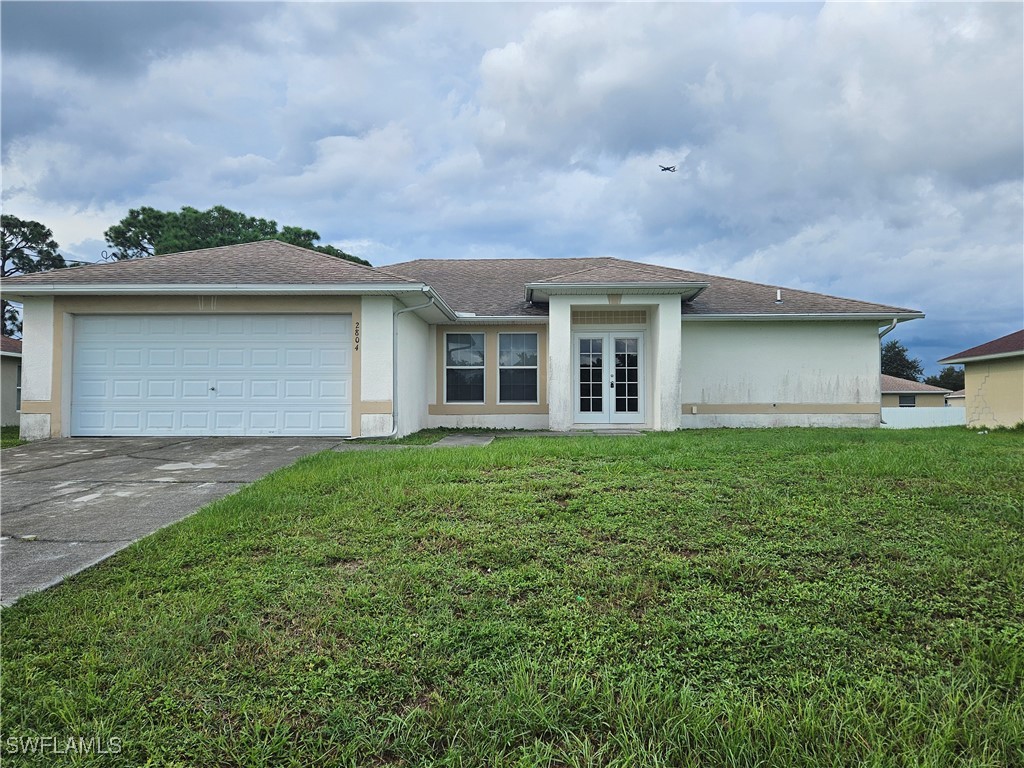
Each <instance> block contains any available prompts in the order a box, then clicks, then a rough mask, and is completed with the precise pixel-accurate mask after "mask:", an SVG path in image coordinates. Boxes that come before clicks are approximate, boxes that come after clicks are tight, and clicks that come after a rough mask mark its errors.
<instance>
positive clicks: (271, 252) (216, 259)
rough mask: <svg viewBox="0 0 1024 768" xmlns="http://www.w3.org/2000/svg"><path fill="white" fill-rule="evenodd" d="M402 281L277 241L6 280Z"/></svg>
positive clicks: (12, 282)
mask: <svg viewBox="0 0 1024 768" xmlns="http://www.w3.org/2000/svg"><path fill="white" fill-rule="evenodd" d="M408 282H409V281H408V280H407V279H405V278H401V277H397V276H395V275H392V274H389V273H387V272H383V271H381V270H379V269H374V268H373V267H367V266H363V265H362V264H356V263H355V262H352V261H346V260H345V259H340V258H338V257H336V256H330V255H328V254H326V253H320V252H319V251H311V250H309V249H308V248H300V247H299V246H297V245H290V244H289V243H283V242H281V241H280V240H260V241H257V242H254V243H242V244H240V245H223V246H220V247H219V248H203V249H201V250H198V251H184V252H182V253H168V254H166V255H163V256H150V257H148V258H145V259H131V260H128V261H114V262H110V263H107V264H89V265H88V266H84V267H70V268H68V269H55V270H52V271H50V272H35V273H33V274H31V275H19V276H18V277H12V278H8V279H6V280H4V286H5V287H7V288H17V287H18V286H22V285H39V284H53V285H103V284H118V285H174V284H177V285H204V284H205V285H266V284H270V285H317V284H335V285H336V284H345V283H400V284H401V283H408Z"/></svg>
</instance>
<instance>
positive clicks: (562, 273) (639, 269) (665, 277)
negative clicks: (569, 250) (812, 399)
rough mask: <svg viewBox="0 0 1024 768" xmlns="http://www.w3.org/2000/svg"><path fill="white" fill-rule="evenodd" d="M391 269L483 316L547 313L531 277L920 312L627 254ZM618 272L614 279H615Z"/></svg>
mask: <svg viewBox="0 0 1024 768" xmlns="http://www.w3.org/2000/svg"><path fill="white" fill-rule="evenodd" d="M387 270H388V271H389V272H392V273H394V274H399V275H404V276H406V277H410V278H413V279H416V280H420V281H422V282H424V283H427V284H428V285H431V286H433V287H434V289H435V290H437V292H438V293H440V294H441V296H442V297H443V298H444V300H445V301H446V302H447V303H448V304H449V305H450V306H451V307H453V308H454V309H456V310H458V311H462V312H474V313H476V314H478V315H519V316H530V315H540V316H542V315H546V314H547V307H545V306H543V305H533V304H528V303H527V302H526V298H525V295H524V290H523V287H524V286H525V285H526V284H527V283H540V282H545V281H546V282H549V283H558V282H562V283H576V282H580V283H582V282H587V281H588V280H587V278H588V276H589V277H592V278H593V280H590V281H591V282H602V281H606V282H628V281H627V280H624V279H622V278H625V277H628V276H632V275H636V276H637V277H636V282H658V281H668V282H693V283H710V287H709V288H707V289H705V290H704V291H703V292H702V293H701V294H700V295H699V296H697V297H696V298H695V299H693V300H692V301H687V302H685V303H684V304H683V315H684V316H688V315H721V314H738V315H757V314H765V315H780V316H785V315H795V314H846V313H852V314H909V313H914V312H915V310H912V309H905V308H903V307H893V306H888V305H885V304H874V303H871V302H866V301H857V300H855V299H844V298H840V297H837V296H828V295H826V294H822V293H811V292H809V291H797V290H792V289H790V288H783V289H782V303H781V304H776V303H775V296H776V291H777V290H778V286H771V285H762V284H759V283H751V282H747V281H745V280H734V279H732V278H728V277H718V276H716V275H708V274H703V273H701V272H690V271H687V270H683V269H673V268H671V267H660V266H655V265H652V264H639V263H637V262H630V261H623V260H621V259H613V258H608V257H603V258H580V259H483V260H466V261H463V260H459V259H419V260H417V261H407V262H404V263H402V264H392V265H390V266H388V267H387ZM609 278H613V279H609Z"/></svg>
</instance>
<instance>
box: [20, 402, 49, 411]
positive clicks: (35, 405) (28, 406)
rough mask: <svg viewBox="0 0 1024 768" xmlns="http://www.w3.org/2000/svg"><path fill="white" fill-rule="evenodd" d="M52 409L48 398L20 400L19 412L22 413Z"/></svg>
mask: <svg viewBox="0 0 1024 768" xmlns="http://www.w3.org/2000/svg"><path fill="white" fill-rule="evenodd" d="M51 411H52V406H51V401H49V400H22V401H21V412H22V413H47V414H48V413H50V412H51Z"/></svg>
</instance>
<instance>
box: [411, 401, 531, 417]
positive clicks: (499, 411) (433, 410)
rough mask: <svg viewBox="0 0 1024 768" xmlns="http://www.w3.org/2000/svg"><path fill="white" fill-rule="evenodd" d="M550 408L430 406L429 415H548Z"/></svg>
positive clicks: (526, 404)
mask: <svg viewBox="0 0 1024 768" xmlns="http://www.w3.org/2000/svg"><path fill="white" fill-rule="evenodd" d="M547 412H548V406H547V405H546V404H544V403H541V404H530V403H524V404H516V403H509V404H507V405H501V404H498V405H486V404H485V405H471V404H469V405H444V404H438V405H428V406H427V413H429V414H430V415H431V416H505V415H512V414H517V413H547Z"/></svg>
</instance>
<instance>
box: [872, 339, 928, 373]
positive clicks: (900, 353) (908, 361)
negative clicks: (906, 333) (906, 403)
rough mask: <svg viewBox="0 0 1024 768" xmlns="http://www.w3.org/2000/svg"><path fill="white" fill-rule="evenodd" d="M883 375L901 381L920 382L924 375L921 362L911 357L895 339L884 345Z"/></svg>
mask: <svg viewBox="0 0 1024 768" xmlns="http://www.w3.org/2000/svg"><path fill="white" fill-rule="evenodd" d="M882 373H884V374H886V375H887V376H896V377H897V378H900V379H908V380H910V381H920V380H921V376H922V375H924V368H923V367H921V361H920V360H918V359H917V358H912V357H910V355H909V353H908V351H907V348H906V347H904V346H903V345H902V344H900V342H899V341H897V340H896V339H893V340H892V341H887V342H885V344H883V345H882Z"/></svg>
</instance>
